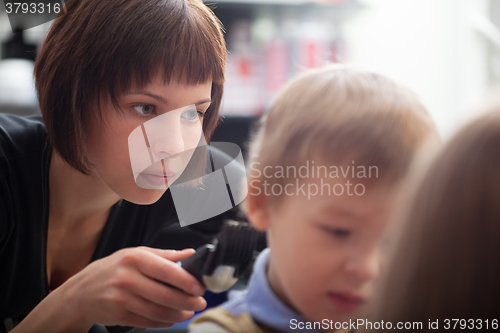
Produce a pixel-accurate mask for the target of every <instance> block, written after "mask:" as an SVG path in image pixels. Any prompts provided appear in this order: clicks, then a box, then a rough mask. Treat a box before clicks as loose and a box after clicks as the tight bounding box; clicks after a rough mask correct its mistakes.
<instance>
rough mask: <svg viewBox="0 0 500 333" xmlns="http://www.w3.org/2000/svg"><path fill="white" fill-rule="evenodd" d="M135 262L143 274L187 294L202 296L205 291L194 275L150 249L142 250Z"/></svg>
mask: <svg viewBox="0 0 500 333" xmlns="http://www.w3.org/2000/svg"><path fill="white" fill-rule="evenodd" d="M135 264H136V265H137V266H136V267H137V269H138V270H139V272H140V273H142V274H144V275H145V276H147V277H149V278H152V279H155V280H158V281H161V282H163V283H166V284H169V285H171V286H174V287H176V288H179V289H181V290H182V291H184V292H185V293H187V294H191V295H194V296H202V295H203V294H204V293H205V289H204V288H203V286H202V285H201V283H200V282H199V281H198V280H196V278H195V277H194V276H192V275H191V274H189V273H188V272H187V271H186V270H184V269H183V268H181V267H180V266H178V265H177V264H176V263H174V262H172V261H170V260H167V259H165V258H164V257H162V256H159V255H157V254H155V253H154V252H152V251H145V252H143V255H142V256H141V259H140V260H136V262H135Z"/></svg>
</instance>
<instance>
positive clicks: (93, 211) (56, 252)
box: [0, 0, 226, 332]
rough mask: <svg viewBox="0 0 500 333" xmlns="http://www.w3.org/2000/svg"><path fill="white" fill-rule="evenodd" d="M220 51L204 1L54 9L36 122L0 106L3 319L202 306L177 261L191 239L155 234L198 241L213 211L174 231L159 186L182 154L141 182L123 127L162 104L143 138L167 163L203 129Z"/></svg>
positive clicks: (80, 320) (77, 321) (216, 100)
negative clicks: (148, 182)
mask: <svg viewBox="0 0 500 333" xmlns="http://www.w3.org/2000/svg"><path fill="white" fill-rule="evenodd" d="M225 59H226V46H225V43H224V39H223V36H222V31H221V27H220V24H219V21H218V20H217V19H216V18H215V16H214V15H213V13H212V12H211V11H210V10H209V9H208V8H207V7H206V6H204V5H203V3H202V2H201V1H199V0H178V1H174V0H163V1H159V0H107V1H100V0H81V1H75V2H73V3H72V4H71V5H68V6H67V8H66V11H65V13H64V14H62V15H61V16H60V17H58V18H57V19H56V20H55V21H54V23H53V25H52V27H51V29H50V32H49V34H48V36H47V38H46V40H45V43H44V45H43V47H42V50H41V52H40V54H39V56H38V58H37V61H36V65H35V80H36V88H37V92H38V98H39V103H40V108H41V111H42V115H43V121H42V120H41V119H40V118H39V117H30V118H19V117H15V116H9V115H3V116H1V117H0V271H1V273H0V318H1V319H2V320H3V325H0V326H5V328H3V327H2V328H1V329H0V331H2V329H4V330H9V329H11V328H12V327H13V326H16V324H17V323H18V322H20V323H19V324H18V325H17V326H16V327H15V328H14V329H13V332H32V331H36V332H68V331H71V332H86V331H88V330H89V329H90V328H91V326H92V325H93V324H94V323H100V324H104V325H123V326H137V327H166V326H170V325H172V324H173V323H175V322H179V321H183V320H185V319H187V318H189V317H191V316H192V315H193V311H198V310H201V309H203V308H204V307H205V306H206V302H205V300H204V299H203V298H201V296H202V295H203V291H204V290H203V288H202V286H201V285H200V283H198V282H197V281H196V279H194V278H193V277H192V276H191V275H189V274H188V273H187V272H185V271H184V270H182V269H181V268H180V267H178V266H177V265H175V264H174V262H175V261H178V260H181V259H183V258H186V257H187V256H189V255H191V254H192V253H193V250H183V251H168V250H160V249H156V248H153V247H163V248H177V249H182V248H186V247H193V246H196V245H197V244H199V243H201V242H204V241H206V240H207V239H208V237H209V236H210V235H212V234H214V233H215V232H216V231H217V230H218V227H219V221H215V222H212V223H206V222H203V223H199V224H196V225H194V226H193V230H192V231H191V232H189V231H187V230H184V229H182V232H184V233H187V236H186V237H183V238H182V237H181V238H179V237H178V236H176V235H172V233H171V232H169V230H170V228H169V227H168V226H171V225H173V224H174V223H176V222H177V216H176V213H175V209H174V206H173V203H172V197H171V195H170V191H169V192H166V193H165V190H166V188H167V187H168V184H169V183H170V184H171V183H172V181H173V180H175V179H177V178H178V176H179V174H180V173H182V170H183V168H184V167H185V165H184V166H183V167H182V168H180V169H179V168H178V169H177V170H174V171H172V173H176V174H175V175H173V174H172V175H170V174H169V175H166V174H164V176H159V177H160V179H161V180H162V181H163V180H164V181H165V184H166V186H163V187H155V186H152V187H148V186H138V185H139V182H138V181H137V179H136V176H134V175H133V170H132V168H131V158H132V157H131V156H129V150H128V144H129V142H128V138H129V135H130V134H131V132H132V131H133V130H134V129H135V128H141V126H142V128H143V127H144V124H146V123H147V122H148V121H152V120H153V119H155V117H157V116H163V115H168V116H169V117H170V118H171V121H170V122H169V123H168V124H167V126H169V127H165V128H164V131H162V133H163V134H165V133H167V134H166V136H167V140H163V141H162V140H159V141H158V142H159V143H155V144H153V143H152V144H151V146H148V149H150V150H149V151H151V152H153V153H158V154H163V155H162V158H164V159H163V160H162V163H163V161H166V160H168V159H169V158H170V157H172V156H175V155H176V154H179V153H181V152H182V151H185V150H189V149H191V148H192V149H194V148H196V147H197V146H198V145H199V143H200V142H202V141H203V139H204V138H206V139H207V140H208V139H209V138H210V136H211V134H212V132H213V130H214V128H215V126H216V123H217V119H218V111H219V106H220V102H221V96H222V89H223V81H224V65H225ZM189 105H190V106H192V108H191V109H189V110H187V109H186V108H184V107H185V106H189ZM193 108H195V109H193ZM158 118H159V117H158ZM191 124H195V125H196V124H198V125H199V126H200V131H199V132H196V131H195V132H185V131H184V132H183V131H182V126H187V125H189V126H195V125H191ZM190 128H192V127H190ZM201 130H203V133H201ZM186 133H188V134H189V133H191V134H192V133H195V134H192V135H188V134H186ZM196 133H197V134H196ZM203 134H204V136H203ZM132 163H133V161H132ZM165 163H166V162H165ZM167 168H168V166H167ZM165 170H166V169H165V165H164V166H163V172H165ZM148 177H150V178H151V177H153V176H151V175H149V176H148ZM154 177H156V176H154ZM152 182H153V183H154V182H158V178H155V179H154V180H153V181H152ZM141 245H145V246H142V247H139V246H141ZM146 246H150V247H146ZM123 248H126V249H123ZM120 249H123V250H120ZM118 250H120V251H118ZM89 263H90V264H89ZM158 281H161V282H164V283H167V284H169V285H171V286H174V287H175V288H172V287H169V286H166V285H164V284H161V283H159V282H158ZM23 318H24V319H23Z"/></svg>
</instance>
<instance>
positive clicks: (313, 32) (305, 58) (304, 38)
mask: <svg viewBox="0 0 500 333" xmlns="http://www.w3.org/2000/svg"><path fill="white" fill-rule="evenodd" d="M330 39H331V36H330V34H329V31H328V30H327V28H326V27H325V25H324V24H323V23H322V21H321V20H320V17H319V13H318V12H317V10H311V11H309V12H308V13H306V14H305V16H304V17H303V19H302V20H301V21H300V22H299V24H297V27H296V32H295V45H294V51H293V53H294V54H293V57H294V63H295V69H296V72H302V71H304V70H307V69H310V68H316V67H320V66H322V65H324V64H325V63H326V62H327V61H328V60H329V54H330V42H331V40H330Z"/></svg>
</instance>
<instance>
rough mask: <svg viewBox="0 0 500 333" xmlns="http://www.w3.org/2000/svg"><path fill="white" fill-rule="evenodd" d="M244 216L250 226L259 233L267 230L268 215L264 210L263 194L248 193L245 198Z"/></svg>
mask: <svg viewBox="0 0 500 333" xmlns="http://www.w3.org/2000/svg"><path fill="white" fill-rule="evenodd" d="M246 210H247V212H246V215H247V217H248V220H249V221H250V223H251V224H252V226H253V227H254V228H255V229H257V230H259V231H266V230H267V229H268V228H269V214H268V212H267V210H266V204H265V198H264V195H263V194H259V195H255V194H253V193H248V195H247V198H246Z"/></svg>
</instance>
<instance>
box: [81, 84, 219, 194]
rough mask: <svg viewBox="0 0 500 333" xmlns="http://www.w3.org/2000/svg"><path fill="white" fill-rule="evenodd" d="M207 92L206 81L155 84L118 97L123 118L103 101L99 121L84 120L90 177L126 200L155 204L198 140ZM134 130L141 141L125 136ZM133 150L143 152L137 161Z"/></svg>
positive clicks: (210, 86) (207, 105)
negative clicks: (101, 119) (87, 133)
mask: <svg viewBox="0 0 500 333" xmlns="http://www.w3.org/2000/svg"><path fill="white" fill-rule="evenodd" d="M211 91H212V82H211V81H209V82H206V83H203V84H198V85H194V86H193V85H186V84H184V83H180V82H171V83H169V84H165V83H163V82H162V81H161V80H155V81H153V82H152V83H150V84H149V85H147V86H145V87H144V88H141V89H137V90H132V91H130V92H127V93H125V94H123V95H122V96H119V97H118V104H119V106H120V108H121V110H122V111H123V114H119V113H118V112H116V110H115V109H114V107H113V105H112V104H111V101H107V102H103V103H102V104H101V111H102V114H103V122H100V121H99V120H97V119H93V120H91V121H90V122H89V124H90V131H89V132H90V133H89V141H88V156H89V160H90V162H91V163H92V164H93V167H92V171H91V172H92V175H93V176H94V177H97V178H98V179H100V180H101V181H102V182H103V183H105V184H106V185H107V186H108V187H109V188H110V189H111V190H112V191H113V192H115V193H116V194H117V195H119V196H120V197H121V198H123V199H125V200H127V201H130V202H133V203H136V204H151V203H154V202H156V201H157V200H158V199H159V198H160V197H161V196H162V195H163V193H164V192H165V190H166V189H167V188H168V185H169V184H172V182H173V181H175V179H177V178H178V177H179V176H180V174H181V173H182V171H183V170H184V168H185V166H186V164H187V162H188V161H189V158H190V157H191V152H192V151H193V149H194V148H196V147H197V146H198V144H199V142H200V138H201V137H202V133H203V132H202V130H201V128H202V124H203V114H204V113H205V112H206V110H207V109H208V107H209V106H210V96H211ZM189 106H190V107H189ZM134 130H135V132H134V133H135V134H138V133H140V137H141V139H139V140H138V139H137V138H138V137H137V136H135V139H134V135H132V136H131V135H130V134H131V133H132V132H133V131H134ZM129 137H130V139H129ZM203 141H204V140H203V139H202V142H203ZM140 147H142V148H144V149H142V148H140ZM138 151H143V154H142V157H141V156H139V155H141V154H136V153H135V152H138ZM135 156H138V157H135ZM145 157H146V159H145ZM141 158H142V161H141ZM144 163H146V164H144ZM138 165H139V166H142V167H141V170H138V167H137V166H138ZM145 166H148V167H147V168H146V169H145V171H144V167H145Z"/></svg>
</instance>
